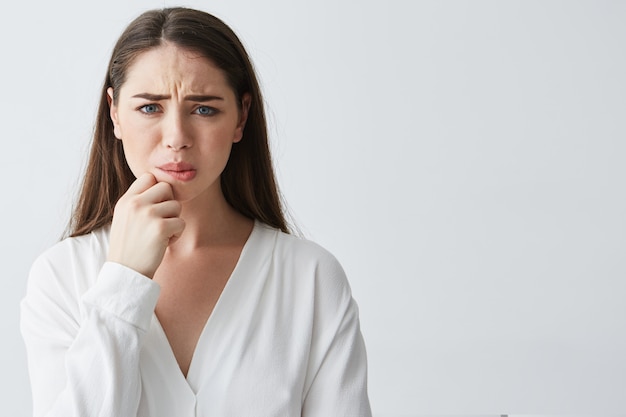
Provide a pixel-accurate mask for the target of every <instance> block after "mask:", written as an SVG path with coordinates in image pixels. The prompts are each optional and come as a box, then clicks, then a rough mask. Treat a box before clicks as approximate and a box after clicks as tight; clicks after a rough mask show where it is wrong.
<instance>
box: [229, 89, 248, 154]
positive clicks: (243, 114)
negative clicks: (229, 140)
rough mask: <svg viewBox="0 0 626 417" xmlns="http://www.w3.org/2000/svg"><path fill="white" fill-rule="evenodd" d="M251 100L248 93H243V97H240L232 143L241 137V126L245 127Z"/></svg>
mask: <svg viewBox="0 0 626 417" xmlns="http://www.w3.org/2000/svg"><path fill="white" fill-rule="evenodd" d="M251 102H252V97H250V94H249V93H245V94H244V95H243V97H241V111H240V114H239V122H238V123H237V128H236V129H235V137H234V138H233V143H237V142H239V141H241V139H242V138H243V128H244V127H246V121H247V120H248V112H249V111H250V103H251Z"/></svg>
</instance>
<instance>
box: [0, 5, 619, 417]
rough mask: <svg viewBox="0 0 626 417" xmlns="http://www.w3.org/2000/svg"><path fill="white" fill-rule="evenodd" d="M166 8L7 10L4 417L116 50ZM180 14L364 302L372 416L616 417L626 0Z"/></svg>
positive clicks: (314, 235) (293, 204)
mask: <svg viewBox="0 0 626 417" xmlns="http://www.w3.org/2000/svg"><path fill="white" fill-rule="evenodd" d="M164 4H165V3H163V2H161V1H136V0H133V1H132V2H131V1H122V0H109V1H106V2H105V1H102V2H97V3H96V2H84V1H78V0H74V1H70V0H58V1H54V2H48V1H43V0H36V1H34V2H33V1H31V2H17V1H14V2H12V4H10V5H8V6H6V5H5V6H3V9H2V12H1V13H2V25H0V51H2V61H1V62H2V65H1V67H0V76H1V78H0V79H1V80H2V94H0V117H1V120H2V138H1V143H2V163H1V164H0V170H1V172H0V175H1V177H0V178H2V183H3V184H2V186H3V188H4V190H5V191H4V192H3V193H2V194H3V195H2V204H0V210H1V212H0V218H1V219H2V232H3V236H4V238H3V239H2V240H1V241H0V244H1V245H2V246H1V250H0V254H1V255H0V256H2V264H3V265H5V269H4V270H5V272H4V274H3V277H2V281H1V283H2V287H1V290H0V313H1V314H0V329H1V330H2V333H3V335H4V336H3V338H2V353H3V355H1V356H0V369H2V370H3V371H2V372H1V373H0V392H1V393H2V394H1V395H2V400H1V401H0V403H1V404H2V408H3V410H1V411H0V414H1V415H6V416H14V417H19V416H28V415H29V414H30V391H29V386H28V378H27V374H26V362H25V355H24V348H23V343H22V340H21V336H20V334H19V328H18V322H19V309H18V305H19V300H20V299H21V297H22V296H23V295H24V291H25V285H26V277H27V273H28V269H29V267H30V264H31V263H32V261H33V260H34V258H35V257H36V256H37V255H38V254H39V253H40V252H41V251H42V250H44V249H45V248H46V247H49V246H50V245H52V244H54V242H55V241H56V240H57V239H58V238H59V237H60V235H61V233H62V232H63V229H64V227H65V224H66V222H67V219H68V216H69V210H70V207H71V203H72V200H73V197H74V193H75V190H76V186H77V184H78V182H79V178H80V173H81V170H82V168H83V166H84V161H85V156H86V152H87V149H88V143H89V138H90V135H91V130H92V126H93V121H94V115H95V108H96V107H95V106H96V102H97V96H98V92H99V89H100V86H101V82H102V80H103V77H104V71H105V68H106V64H107V61H108V58H109V54H110V51H111V49H112V46H113V43H114V42H115V40H116V39H117V37H118V35H119V34H120V33H121V31H122V29H123V28H124V27H125V26H126V24H128V23H129V22H130V20H132V19H133V18H134V17H135V16H136V15H138V14H139V13H140V12H142V11H144V10H147V9H151V8H158V7H162V6H163V5H164ZM165 5H167V6H171V5H178V3H173V2H170V1H167V2H166V4H165ZM185 5H188V6H191V7H197V8H201V9H203V10H206V11H209V12H212V13H214V14H216V15H217V16H218V17H221V18H222V19H223V20H225V21H226V22H227V23H228V24H230V25H231V26H232V27H233V28H234V29H235V31H236V32H237V33H238V34H239V35H240V37H241V39H242V40H243V42H244V44H245V45H246V46H247V47H248V48H249V52H250V54H251V56H252V58H253V60H254V62H255V64H256V66H257V69H258V72H259V75H260V79H261V82H262V87H263V89H264V92H265V97H266V101H267V104H268V114H269V117H270V134H271V138H272V147H273V150H274V156H275V162H276V166H277V172H278V178H279V182H280V185H281V187H282V190H283V192H284V195H285V197H286V200H287V201H288V203H289V207H290V209H291V212H292V214H293V215H294V217H295V219H296V221H297V223H298V225H299V226H300V227H301V228H302V229H303V231H304V232H305V234H306V236H307V237H308V238H310V239H312V240H315V241H317V242H318V243H320V244H322V245H323V246H325V247H326V248H328V249H329V250H331V251H332V252H333V253H334V254H335V255H336V256H337V257H338V258H339V260H340V261H341V262H342V264H343V266H344V268H345V269H346V272H347V273H348V277H349V279H350V281H351V284H352V288H353V293H354V296H355V298H356V299H357V301H358V303H359V306H360V312H361V322H362V330H363V334H364V337H365V339H366V345H367V348H368V355H369V365H370V374H369V375H370V397H371V402H372V407H373V410H374V412H375V415H378V416H387V417H391V416H394V417H398V416H409V415H417V414H480V413H492V414H500V413H550V414H567V413H582V414H597V413H604V414H611V413H625V412H626V400H625V398H626V356H625V355H624V352H626V332H625V331H624V329H625V328H626V303H625V302H624V300H625V299H626V283H625V278H626V257H625V252H626V233H625V232H626V223H625V218H626V217H625V214H626V194H625V192H624V190H625V185H626V184H625V178H626V164H625V163H624V159H625V156H626V142H625V140H624V139H625V137H626V117H625V115H626V77H625V74H626V24H625V22H626V2H623V1H607V0H593V1H471V2H470V1H408V0H407V1H397V0H396V1H394V0H391V1H384V2H382V1H372V0H367V1H357V0H338V1H329V0H325V1H316V2H312V1H309V2H302V1H287V0H271V1H264V2H261V1H251V0H246V1H243V0H242V1H228V2H226V1H187V2H186V3H185Z"/></svg>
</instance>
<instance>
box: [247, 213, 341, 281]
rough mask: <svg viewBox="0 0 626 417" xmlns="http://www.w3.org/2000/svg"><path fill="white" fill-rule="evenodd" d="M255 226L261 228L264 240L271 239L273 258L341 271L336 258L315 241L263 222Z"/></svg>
mask: <svg viewBox="0 0 626 417" xmlns="http://www.w3.org/2000/svg"><path fill="white" fill-rule="evenodd" d="M257 227H258V228H260V229H262V231H261V233H262V234H263V235H264V239H265V240H266V241H268V242H269V241H272V243H273V255H274V257H275V258H278V259H280V260H282V261H283V262H285V263H288V264H294V265H301V266H305V265H306V266H317V267H324V268H328V269H337V270H341V272H342V273H343V269H342V268H341V265H340V263H339V261H338V260H337V258H336V257H335V256H334V255H333V254H332V253H331V252H329V251H328V250H327V249H326V248H324V247H323V246H321V245H319V244H317V243H316V242H314V241H312V240H309V239H306V238H303V237H299V236H295V235H292V234H287V233H284V232H282V231H280V230H277V229H274V228H272V227H270V226H267V225H264V224H259V225H257Z"/></svg>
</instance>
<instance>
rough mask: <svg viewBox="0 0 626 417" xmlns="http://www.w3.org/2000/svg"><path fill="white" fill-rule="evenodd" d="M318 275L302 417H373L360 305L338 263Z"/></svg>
mask: <svg viewBox="0 0 626 417" xmlns="http://www.w3.org/2000/svg"><path fill="white" fill-rule="evenodd" d="M318 274H319V277H318V278H319V279H318V283H317V287H318V288H317V290H316V301H315V304H316V307H315V309H316V313H315V315H316V319H315V324H314V327H313V338H312V340H313V343H312V346H311V352H310V358H309V369H308V371H307V382H306V386H307V387H308V390H307V391H306V393H305V397H304V402H303V406H302V416H303V417H327V416H342V417H371V415H372V412H371V409H370V404H369V398H368V394H367V358H366V352H365V344H364V341H363V336H362V334H361V330H360V325H359V312H358V307H357V304H356V302H355V301H354V299H353V298H352V294H351V291H350V287H349V284H348V281H347V279H346V276H345V273H344V271H343V269H342V268H341V266H340V265H339V263H338V262H337V261H336V260H335V259H334V258H332V260H331V262H330V265H329V266H328V268H326V267H321V268H320V269H319V271H318Z"/></svg>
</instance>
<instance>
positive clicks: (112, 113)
mask: <svg viewBox="0 0 626 417" xmlns="http://www.w3.org/2000/svg"><path fill="white" fill-rule="evenodd" d="M107 101H108V102H109V115H110V116H111V120H112V121H113V134H114V135H115V137H116V138H118V139H122V130H121V129H120V124H119V122H118V120H119V118H118V115H117V106H116V105H115V102H114V101H113V87H109V88H107Z"/></svg>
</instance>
